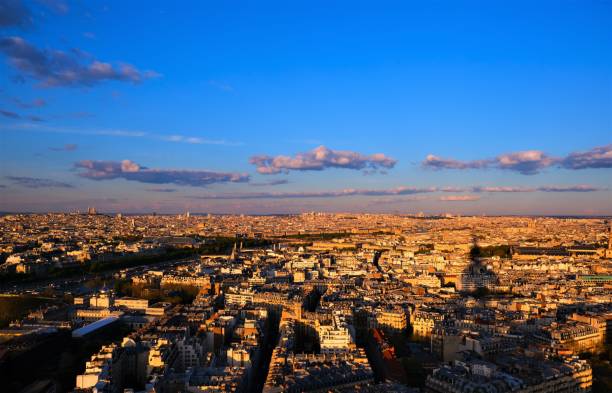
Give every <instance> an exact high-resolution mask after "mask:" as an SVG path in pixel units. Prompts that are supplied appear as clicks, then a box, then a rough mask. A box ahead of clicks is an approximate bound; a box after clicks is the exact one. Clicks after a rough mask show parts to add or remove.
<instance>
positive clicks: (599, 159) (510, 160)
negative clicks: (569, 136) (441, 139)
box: [422, 144, 612, 175]
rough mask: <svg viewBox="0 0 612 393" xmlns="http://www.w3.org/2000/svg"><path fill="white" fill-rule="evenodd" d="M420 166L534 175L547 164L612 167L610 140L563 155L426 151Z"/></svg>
mask: <svg viewBox="0 0 612 393" xmlns="http://www.w3.org/2000/svg"><path fill="white" fill-rule="evenodd" d="M422 166H423V167H425V168H431V169H487V168H496V169H505V170H511V171H515V172H519V173H522V174H524V175H534V174H536V173H539V172H540V171H541V170H542V169H545V168H548V167H552V166H555V167H560V168H565V169H587V168H612V144H609V145H606V146H598V147H594V148H593V149H591V150H588V151H586V152H574V153H570V154H569V155H567V156H566V157H560V158H559V157H550V156H548V155H547V154H546V153H544V152H542V151H540V150H526V151H520V152H515V153H508V154H501V155H499V156H497V157H495V158H491V159H484V160H473V161H459V160H455V159H452V158H441V157H438V156H435V155H431V154H430V155H428V156H427V157H426V158H425V160H424V161H423V162H422Z"/></svg>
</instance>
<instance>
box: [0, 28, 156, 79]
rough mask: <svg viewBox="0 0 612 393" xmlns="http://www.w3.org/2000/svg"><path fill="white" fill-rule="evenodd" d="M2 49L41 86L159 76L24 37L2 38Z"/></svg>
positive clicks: (0, 50) (125, 64) (18, 67)
mask: <svg viewBox="0 0 612 393" xmlns="http://www.w3.org/2000/svg"><path fill="white" fill-rule="evenodd" d="M0 52H2V53H4V55H6V56H7V58H8V60H9V63H10V64H11V65H12V66H13V68H15V69H16V70H17V71H19V72H20V76H22V77H29V78H32V79H35V80H38V81H39V82H40V85H41V86H42V87H59V86H62V87H89V86H94V85H97V84H99V83H101V82H105V81H122V82H132V83H140V82H142V81H143V80H145V79H150V78H155V77H158V76H160V75H159V74H158V73H156V72H154V71H140V70H138V69H137V68H136V67H134V66H133V65H131V64H127V63H120V64H118V65H112V64H110V63H106V62H101V61H98V60H96V59H91V58H90V56H89V55H87V54H85V53H84V52H82V51H81V50H78V49H73V50H71V51H69V52H65V51H61V50H48V49H39V48H37V47H35V46H34V45H32V44H30V43H29V42H27V41H26V40H24V39H23V38H21V37H5V38H1V39H0Z"/></svg>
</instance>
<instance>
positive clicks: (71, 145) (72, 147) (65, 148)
mask: <svg viewBox="0 0 612 393" xmlns="http://www.w3.org/2000/svg"><path fill="white" fill-rule="evenodd" d="M77 148H78V146H77V145H75V144H74V143H67V144H65V145H64V146H62V147H50V148H49V150H52V151H75V150H76V149H77Z"/></svg>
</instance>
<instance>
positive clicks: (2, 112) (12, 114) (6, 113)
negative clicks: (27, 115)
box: [0, 109, 21, 119]
mask: <svg viewBox="0 0 612 393" xmlns="http://www.w3.org/2000/svg"><path fill="white" fill-rule="evenodd" d="M0 115H2V116H4V117H8V118H9V119H21V116H20V115H19V114H18V113H15V112H12V111H6V110H3V109H0Z"/></svg>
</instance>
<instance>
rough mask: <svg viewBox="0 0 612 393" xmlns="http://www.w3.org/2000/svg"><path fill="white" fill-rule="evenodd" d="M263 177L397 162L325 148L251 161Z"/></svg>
mask: <svg viewBox="0 0 612 393" xmlns="http://www.w3.org/2000/svg"><path fill="white" fill-rule="evenodd" d="M249 163H251V164H253V165H255V166H256V167H257V172H259V173H261V174H263V175H272V174H277V173H281V172H284V173H287V172H289V171H320V170H323V169H327V168H346V169H357V170H368V171H372V170H379V169H381V168H393V167H394V166H395V164H396V163H397V160H395V159H393V158H391V157H388V156H386V155H384V154H382V153H377V154H372V155H363V154H361V153H357V152H353V151H348V150H332V149H329V148H327V147H325V146H319V147H316V148H314V149H312V150H310V151H308V152H305V153H298V154H296V155H295V156H293V157H290V156H276V157H272V156H268V155H257V156H252V157H251V158H250V159H249Z"/></svg>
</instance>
